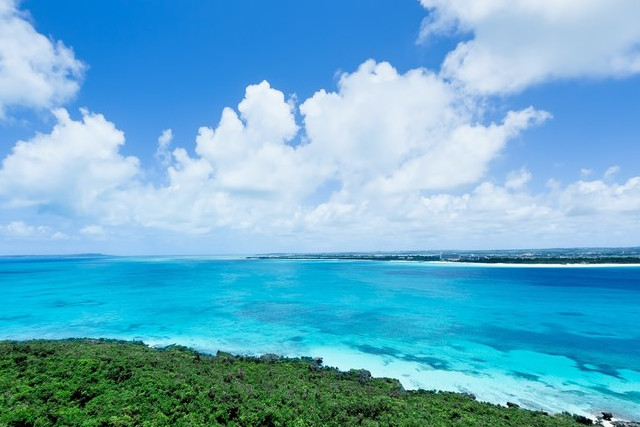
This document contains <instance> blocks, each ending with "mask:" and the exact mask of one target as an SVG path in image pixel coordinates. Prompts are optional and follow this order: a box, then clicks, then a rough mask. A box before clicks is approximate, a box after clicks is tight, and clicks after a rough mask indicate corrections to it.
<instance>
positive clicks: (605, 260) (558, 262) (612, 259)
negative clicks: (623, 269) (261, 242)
mask: <svg viewBox="0 0 640 427" xmlns="http://www.w3.org/2000/svg"><path fill="white" fill-rule="evenodd" d="M247 259H260V260H271V259H274V260H309V261H312V260H326V261H403V262H423V263H437V264H464V265H468V264H479V265H498V266H528V267H538V266H545V267H560V266H576V267H581V266H601V267H616V266H631V267H638V266H640V256H602V257H538V256H492V255H484V256H460V257H447V256H444V257H443V256H439V255H393V254H380V255H379V254H291V255H289V254H286V255H279V254H278V255H257V256H249V257H247Z"/></svg>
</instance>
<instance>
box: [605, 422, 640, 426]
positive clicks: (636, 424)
mask: <svg viewBox="0 0 640 427" xmlns="http://www.w3.org/2000/svg"><path fill="white" fill-rule="evenodd" d="M611 424H613V425H614V426H615V427H640V423H639V422H636V421H614V422H612V423H611Z"/></svg>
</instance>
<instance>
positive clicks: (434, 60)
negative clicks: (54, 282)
mask: <svg viewBox="0 0 640 427" xmlns="http://www.w3.org/2000/svg"><path fill="white" fill-rule="evenodd" d="M638 19H640V2H638V1H637V0H557V1H553V2H540V1H532V0H476V1H474V2H472V3H469V2H468V1H465V0H367V1H365V0H349V1H344V0H339V1H338V0H326V1H323V2H300V1H295V0H274V1H270V2H257V1H246V0H237V1H233V2H229V1H222V0H187V1H177V0H136V1H130V0H94V1H91V2H87V1H82V0H62V1H57V2H51V1H47V0H23V1H16V0H0V159H1V160H0V162H1V163H0V254H5V255H8V254H68V253H87V252H99V253H107V254H116V255H133V254H140V255H142V254H244V253H270V252H331V251H396V250H443V249H516V248H547V247H598V246H599V247H602V246H614V247H620V246H638V245H640V161H639V159H640V116H639V115H638V114H639V112H640V96H639V95H640V26H638V25H637V22H638Z"/></svg>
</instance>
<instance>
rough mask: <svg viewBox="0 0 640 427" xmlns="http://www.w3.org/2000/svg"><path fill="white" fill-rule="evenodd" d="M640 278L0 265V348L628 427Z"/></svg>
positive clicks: (211, 261)
mask: <svg viewBox="0 0 640 427" xmlns="http://www.w3.org/2000/svg"><path fill="white" fill-rule="evenodd" d="M639 325H640V267H633V266H625V267H601V266H598V267H593V266H588V267H575V266H574V267H522V266H519V267H509V266H496V265H490V266H486V265H485V266H483V265H460V264H453V263H451V264H437V263H410V262H405V263H401V262H373V261H309V260H304V261H301V260H245V259H216V258H159V257H153V258H109V257H93V258H92V257H86V258H78V257H75V258H74V257H70V258H64V257H52V258H42V257H41V258H0V339H27V338H63V337H109V338H122V339H141V340H143V341H145V342H147V343H149V344H152V345H164V344H170V343H179V344H184V345H188V346H191V347H195V348H197V349H199V350H203V351H209V352H215V351H217V350H219V349H220V350H225V351H231V352H235V353H249V354H260V353H266V352H274V353H279V354H285V355H289V356H296V355H311V356H323V357H324V360H325V363H326V364H328V365H333V366H338V367H340V368H343V369H347V368H359V367H364V368H367V369H370V370H371V371H372V373H373V374H374V375H384V376H393V377H396V378H399V379H400V380H401V381H402V382H403V384H404V385H405V386H406V387H412V388H415V387H422V388H427V389H434V388H437V389H449V390H457V391H470V392H473V393H475V394H476V395H477V396H478V398H480V399H483V400H489V401H493V402H495V403H503V404H504V403H505V402H506V401H507V400H509V401H513V402H518V403H520V404H521V405H522V406H527V407H530V408H536V409H544V410H550V411H562V410H569V411H570V412H577V413H584V414H597V413H598V412H599V411H602V410H607V411H613V412H614V414H616V415H619V416H621V417H626V418H635V419H640V326H639Z"/></svg>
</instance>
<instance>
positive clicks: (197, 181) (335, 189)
mask: <svg viewBox="0 0 640 427" xmlns="http://www.w3.org/2000/svg"><path fill="white" fill-rule="evenodd" d="M295 113H296V106H295V105H294V103H293V102H292V101H291V100H287V99H286V98H285V96H284V94H283V93H282V92H280V91H278V90H276V89H274V88H271V87H270V85H269V84H268V83H267V82H262V83H260V84H258V85H252V86H249V87H248V88H247V91H246V94H245V97H244V99H243V100H242V101H241V102H240V103H239V104H238V107H237V109H236V110H234V109H231V108H226V109H225V110H224V111H223V112H222V116H221V119H220V121H219V123H218V125H217V126H216V127H215V128H209V127H203V128H201V129H200V130H199V132H198V135H197V137H196V140H195V154H189V151H187V148H188V147H179V146H178V147H175V148H173V149H172V150H171V148H170V147H171V146H172V133H171V131H170V130H165V131H164V132H163V133H162V135H161V136H160V138H159V139H158V153H160V154H158V157H159V158H160V159H161V161H162V162H163V163H164V165H165V167H166V182H165V183H163V184H158V183H157V184H151V183H148V182H145V174H144V172H143V171H141V170H140V167H139V162H138V160H137V159H136V158H133V157H126V156H124V155H123V154H122V152H121V150H122V147H123V145H124V134H123V133H122V132H121V131H119V130H118V129H117V128H116V127H115V125H114V124H113V123H111V122H109V121H107V120H106V119H105V118H104V117H103V116H102V115H99V114H91V113H89V112H87V111H82V118H81V119H80V120H73V119H71V118H70V117H69V114H68V113H67V112H66V111H65V110H56V111H55V116H56V118H57V124H56V125H55V126H54V128H53V129H52V131H51V133H49V134H39V135H36V136H35V137H34V138H32V139H31V140H29V141H21V142H18V143H17V144H16V146H15V147H14V148H13V151H12V152H11V154H9V155H8V156H7V157H6V158H5V159H4V160H3V162H2V168H1V169H0V203H3V206H4V208H5V209H10V208H20V209H21V210H22V211H23V212H26V211H28V212H31V214H33V215H35V216H36V217H37V215H39V214H46V215H48V216H47V218H48V221H49V222H48V224H57V223H62V222H64V221H65V220H66V219H67V218H69V217H72V218H73V220H72V221H71V223H72V224H81V225H77V229H72V227H73V226H71V227H67V228H63V229H62V230H60V231H57V230H56V231H55V232H54V231H53V228H48V227H47V228H46V229H44V230H45V232H42V233H40V234H38V233H39V231H38V228H37V227H33V226H30V225H27V224H26V223H23V222H20V221H19V222H15V223H14V224H13V225H11V224H9V225H6V226H2V227H1V228H0V231H2V233H3V234H4V235H5V236H10V235H11V236H14V237H16V236H19V235H23V236H30V237H29V238H35V237H37V236H40V237H41V238H42V239H49V240H50V239H54V238H67V239H71V240H73V239H90V240H94V241H97V240H100V241H108V239H106V240H105V238H106V237H107V236H113V235H114V234H112V232H111V231H112V230H117V228H114V227H116V226H118V227H121V228H120V229H119V230H122V229H127V230H129V231H131V230H134V231H135V230H140V227H142V228H146V229H153V230H158V229H160V230H168V231H169V232H177V233H180V234H182V235H184V234H189V235H198V234H208V233H216V232H218V231H220V230H234V231H233V232H234V233H237V235H244V236H247V235H249V236H267V238H266V239H265V240H263V242H266V243H263V245H264V244H266V245H279V246H278V247H280V248H282V247H283V246H284V247H289V248H290V249H292V250H336V249H347V250H348V249H354V250H355V249H400V248H434V247H443V246H444V247H456V246H457V247H462V248H464V247H483V246H484V247H486V246H487V245H489V246H490V245H495V246H500V247H504V246H549V245H551V246H554V245H558V244H559V242H566V243H565V244H576V245H578V244H598V242H603V243H604V242H606V241H607V240H606V239H611V238H612V236H618V238H619V239H620V240H619V241H621V242H625V241H627V240H628V239H631V238H633V236H637V230H639V229H640V224H638V219H637V218H640V202H639V200H640V177H636V178H632V179H630V180H628V181H627V182H625V183H617V182H616V181H615V172H617V170H616V169H615V168H612V169H610V171H609V173H607V174H605V176H604V177H603V178H602V180H591V181H588V180H584V179H586V175H585V177H583V180H581V181H577V182H575V183H571V184H569V185H566V186H562V185H560V184H558V183H552V184H551V185H550V186H549V187H548V189H547V190H546V191H544V192H542V193H539V194H536V193H533V192H532V191H531V190H530V188H529V186H530V183H531V181H532V179H533V176H532V173H531V172H529V171H528V170H527V169H524V168H522V169H519V170H514V171H512V172H510V173H509V174H508V175H507V177H506V180H505V182H504V183H496V182H492V181H487V177H486V171H487V169H488V167H489V165H490V163H491V161H492V160H493V159H495V158H496V157H497V156H498V155H500V153H501V151H502V150H503V149H504V147H505V145H506V144H507V143H508V141H509V140H511V139H513V138H515V137H517V136H518V135H519V134H520V133H521V132H522V131H523V130H525V129H527V128H529V127H531V126H535V125H537V124H539V123H541V122H543V121H544V120H546V119H547V118H548V117H549V115H548V113H545V112H541V111H537V110H535V109H533V108H527V109H524V110H521V111H511V112H509V113H507V114H506V115H505V116H504V118H503V119H502V120H501V121H500V122H499V123H484V122H482V120H481V117H482V116H483V111H482V106H481V105H479V104H476V101H475V98H467V97H465V96H464V94H462V93H460V92H459V91H457V90H456V89H455V88H454V87H453V86H452V85H450V84H448V83H447V82H445V81H443V80H442V79H441V78H440V77H439V76H438V75H436V74H434V73H430V72H428V71H426V70H422V69H417V70H412V71H409V72H407V73H405V74H400V73H398V72H397V71H396V70H395V69H394V68H393V67H391V66H390V65H389V64H387V63H375V62H373V61H367V62H366V63H364V64H363V65H362V66H361V67H360V68H359V69H358V70H357V71H355V72H353V73H350V74H344V75H343V76H342V77H341V79H340V82H339V85H338V88H337V90H336V91H335V92H327V91H324V90H322V91H318V92H317V93H316V94H314V95H313V96H312V97H310V98H309V99H307V100H305V101H304V102H303V103H302V104H301V106H300V113H301V116H302V118H303V124H302V126H300V125H298V124H297V123H296V121H295ZM264 117H268V119H264ZM300 133H301V134H302V137H301V140H302V143H297V142H296V143H295V144H294V143H293V141H294V139H295V138H296V137H297V136H298V135H299V134H300ZM470 186H471V189H469V188H470ZM55 218H60V219H61V221H58V222H57V221H56V219H55ZM78 218H80V219H78ZM594 223H597V224H598V227H599V228H598V231H597V232H593V230H591V228H592V227H593V224H594ZM57 228H59V227H56V229H57ZM107 230H108V231H107ZM57 233H58V234H57ZM145 233H146V232H145ZM243 233H245V234H243ZM587 233H588V234H587ZM56 236H57V237H56ZM69 236H72V237H71V238H69ZM74 236H75V237H74ZM488 236H490V237H488ZM580 236H589V237H593V241H592V242H589V241H586V240H587V239H586V238H585V241H581V240H580V239H579V237H580ZM488 239H489V240H488ZM563 239H564V240H563ZM598 239H600V240H598ZM625 239H627V240H625ZM244 240H246V238H245V239H244ZM282 242H285V243H282ZM212 244H213V245H214V246H215V250H216V251H219V252H224V251H233V247H227V246H226V245H225V243H224V242H214V243H212ZM226 244H228V242H227V243H226ZM287 245H288V246H287ZM261 249H262V250H271V249H270V247H266V246H261V247H259V248H258V247H256V248H252V249H251V250H261Z"/></svg>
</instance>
